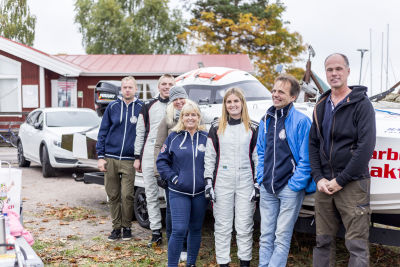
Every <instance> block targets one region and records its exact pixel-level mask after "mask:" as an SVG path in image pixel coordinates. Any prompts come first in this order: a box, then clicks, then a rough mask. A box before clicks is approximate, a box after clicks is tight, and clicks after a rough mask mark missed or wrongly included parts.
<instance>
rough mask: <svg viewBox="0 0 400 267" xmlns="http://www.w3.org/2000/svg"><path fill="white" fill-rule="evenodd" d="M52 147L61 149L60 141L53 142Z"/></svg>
mask: <svg viewBox="0 0 400 267" xmlns="http://www.w3.org/2000/svg"><path fill="white" fill-rule="evenodd" d="M53 145H55V146H58V147H61V141H58V140H53Z"/></svg>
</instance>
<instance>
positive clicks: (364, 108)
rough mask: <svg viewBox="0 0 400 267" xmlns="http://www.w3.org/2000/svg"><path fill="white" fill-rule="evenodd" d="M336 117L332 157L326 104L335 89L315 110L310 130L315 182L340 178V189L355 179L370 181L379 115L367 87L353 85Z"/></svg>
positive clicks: (332, 130) (333, 129)
mask: <svg viewBox="0 0 400 267" xmlns="http://www.w3.org/2000/svg"><path fill="white" fill-rule="evenodd" d="M350 89H351V90H352V92H351V93H350V94H349V95H348V96H347V97H346V100H345V103H343V104H342V105H340V106H339V107H338V109H337V110H336V112H335V113H334V115H333V119H332V129H331V134H330V137H329V138H331V140H330V150H329V155H327V154H326V153H325V152H324V148H323V144H324V139H323V135H322V129H321V125H322V120H323V118H324V112H325V102H326V100H327V98H328V96H329V94H330V93H331V90H329V91H327V92H325V93H324V94H323V95H322V96H321V97H320V99H319V100H318V102H317V104H316V105H315V108H314V113H313V123H312V125H311V130H310V143H309V158H310V165H311V175H312V177H313V178H314V180H315V182H316V183H318V181H319V180H320V179H322V178H326V179H328V180H331V179H333V178H336V181H337V183H338V184H339V185H340V186H342V187H343V186H345V185H346V184H347V183H349V182H351V181H353V180H360V179H365V178H369V177H370V175H369V170H368V163H369V160H370V159H371V157H372V153H373V152H374V148H375V141H376V129H375V112H374V108H373V107H372V104H371V102H370V101H369V99H368V97H367V95H366V92H367V88H366V87H364V86H351V87H350Z"/></svg>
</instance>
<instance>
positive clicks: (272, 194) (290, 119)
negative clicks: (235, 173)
mask: <svg viewBox="0 0 400 267" xmlns="http://www.w3.org/2000/svg"><path fill="white" fill-rule="evenodd" d="M299 92H300V86H299V83H298V82H297V80H296V79H295V78H294V77H293V76H290V75H280V76H279V77H278V78H276V80H275V84H274V87H273V89H272V100H273V106H272V107H271V108H269V109H268V111H267V113H266V115H265V116H264V117H263V118H262V119H261V122H260V124H259V128H258V138H257V153H258V165H257V182H258V183H259V184H260V185H261V189H260V215H261V236H260V253H259V259H260V263H259V267H264V266H269V267H272V266H274V267H280V266H281V267H284V266H286V261H287V257H288V254H289V249H290V241H291V238H292V233H293V227H294V224H295V222H296V220H297V216H298V214H299V211H300V208H301V204H302V202H303V199H304V195H305V193H306V192H307V193H311V192H314V191H315V183H314V182H313V180H312V179H311V176H310V162H309V161H308V133H309V131H310V127H311V120H310V119H309V118H308V117H307V116H306V115H305V114H303V113H301V112H300V111H298V110H297V109H296V108H295V107H294V105H293V102H294V101H295V100H296V98H297V96H298V95H299Z"/></svg>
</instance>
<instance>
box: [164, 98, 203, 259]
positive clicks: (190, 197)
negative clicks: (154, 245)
mask: <svg viewBox="0 0 400 267" xmlns="http://www.w3.org/2000/svg"><path fill="white" fill-rule="evenodd" d="M200 121H201V113H200V109H199V108H198V106H197V105H196V104H194V103H190V102H188V103H186V104H185V105H184V106H183V108H182V111H181V114H180V116H179V121H178V123H177V125H176V126H175V127H174V128H173V129H172V133H171V134H170V135H169V136H168V137H167V139H166V140H165V142H164V145H163V146H162V148H161V150H160V154H159V155H158V158H157V169H158V172H159V173H160V176H161V178H162V179H164V180H166V181H167V182H168V190H169V203H170V207H171V218H172V234H171V237H170V239H169V241H168V266H178V263H179V256H180V254H181V251H182V246H183V240H184V238H185V237H186V232H188V244H187V246H188V247H187V266H195V264H196V258H197V255H198V252H199V248H200V242H201V228H202V225H203V219H204V215H205V211H206V208H207V200H206V198H205V196H204V186H205V184H204V154H205V151H206V143H207V132H205V131H204V129H205V127H204V126H203V125H200Z"/></svg>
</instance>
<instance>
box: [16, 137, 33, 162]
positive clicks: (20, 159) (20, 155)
mask: <svg viewBox="0 0 400 267" xmlns="http://www.w3.org/2000/svg"><path fill="white" fill-rule="evenodd" d="M17 148H18V166H19V167H29V166H30V165H31V162H30V161H29V160H26V158H25V157H24V149H23V148H22V142H21V141H19V142H18V145H17Z"/></svg>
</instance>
